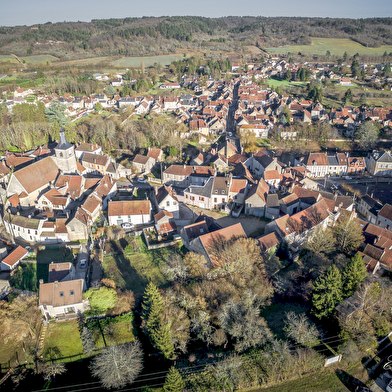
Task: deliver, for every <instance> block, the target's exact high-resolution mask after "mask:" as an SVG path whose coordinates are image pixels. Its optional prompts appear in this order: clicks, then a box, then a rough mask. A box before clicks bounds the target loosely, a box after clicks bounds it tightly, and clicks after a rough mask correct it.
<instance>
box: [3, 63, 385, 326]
mask: <svg viewBox="0 0 392 392" xmlns="http://www.w3.org/2000/svg"><path fill="white" fill-rule="evenodd" d="M305 65H306V66H307V69H308V70H309V72H310V79H311V80H312V79H314V80H316V79H318V78H320V76H319V75H320V74H322V75H323V76H322V78H329V79H331V81H333V83H337V84H339V85H342V86H348V87H349V86H350V85H351V82H352V79H350V78H347V77H342V76H339V75H335V74H334V73H333V72H332V71H331V70H330V69H328V68H325V66H323V65H319V64H305ZM302 66H304V65H303V64H301V65H299V64H296V63H294V64H291V63H289V62H287V61H285V60H284V59H279V58H275V59H274V58H269V59H268V60H267V61H266V62H264V63H263V64H262V65H261V66H255V64H253V63H248V64H247V65H246V71H241V72H239V73H238V74H237V72H238V69H239V67H240V66H239V65H236V64H232V72H233V73H234V76H233V77H232V78H231V79H225V80H214V79H213V78H212V77H209V78H207V80H206V81H205V82H204V83H202V81H201V78H200V77H194V76H189V77H188V76H184V77H183V78H182V81H181V82H179V83H174V82H170V83H169V82H168V83H162V84H161V85H160V89H161V90H162V95H160V96H155V97H152V96H148V95H146V96H133V97H130V96H120V95H116V94H114V95H113V96H108V95H109V94H93V95H91V96H72V95H70V94H65V95H64V96H58V95H57V94H51V95H45V94H41V93H39V92H38V93H37V92H36V91H34V89H24V88H18V89H17V90H15V91H7V92H4V93H5V95H6V98H5V99H4V104H5V105H6V107H7V110H9V111H11V112H12V110H13V108H14V107H15V105H18V104H22V103H28V102H29V103H30V104H36V103H37V102H42V103H43V104H44V105H45V107H47V108H49V107H50V106H51V104H53V102H54V101H58V102H60V103H61V104H63V105H65V106H66V109H65V115H66V116H67V117H68V118H69V119H70V120H71V121H75V120H77V119H79V118H81V117H83V116H87V115H88V114H90V113H92V112H93V111H94V110H96V107H97V105H99V108H100V109H101V108H102V109H111V108H118V109H123V108H125V107H130V106H133V107H134V109H133V112H132V115H144V114H147V113H155V114H157V115H161V114H167V113H172V115H173V116H175V119H176V122H177V123H178V124H184V126H185V128H184V129H185V131H183V132H182V133H181V137H182V138H184V140H188V139H189V138H195V137H196V139H197V142H198V145H199V146H200V149H199V150H198V151H197V153H196V154H195V155H193V156H185V155H183V156H182V158H183V159H182V160H179V159H178V160H177V162H173V161H170V163H169V162H168V161H167V160H166V157H167V152H166V151H164V149H162V148H160V147H158V146H154V147H153V146H150V147H148V148H146V149H145V151H144V152H143V151H142V152H141V153H138V154H135V155H134V156H133V158H132V160H131V162H130V165H128V166H127V167H126V166H124V165H123V164H121V163H119V162H116V159H115V158H113V157H112V156H111V155H110V154H109V153H107V152H105V149H104V148H103V146H100V145H98V144H94V143H86V142H79V143H76V144H72V143H70V142H69V141H68V140H67V136H66V132H65V131H64V130H63V129H60V130H59V134H58V140H56V141H53V142H52V143H50V144H47V145H43V146H40V147H39V148H37V149H34V150H32V151H25V152H20V153H19V152H10V151H8V152H7V151H5V152H4V153H3V155H2V157H1V162H0V183H1V189H0V197H1V199H0V202H1V204H2V207H3V208H2V215H1V229H2V232H1V239H2V242H1V244H0V265H1V280H0V282H1V287H0V290H1V291H0V294H1V296H2V298H5V297H6V296H7V295H8V294H9V293H10V292H12V291H13V289H14V288H13V287H12V276H13V274H15V273H17V271H18V267H20V266H21V265H23V264H24V263H26V262H29V259H31V258H33V259H34V255H35V254H36V253H37V251H38V250H39V249H45V247H47V248H49V249H50V247H51V246H57V247H61V248H63V247H65V248H67V247H69V248H70V249H76V252H75V255H76V256H74V259H73V260H71V262H70V261H67V262H61V263H52V264H50V265H49V275H48V278H47V280H46V281H43V280H40V281H39V284H38V295H39V310H40V311H41V313H42V322H43V324H44V325H48V324H49V323H50V322H52V321H54V322H58V321H64V320H71V319H75V318H77V317H78V314H80V313H83V312H85V311H86V310H88V309H90V304H89V301H88V299H87V298H86V297H85V296H83V293H84V292H86V290H88V289H89V288H91V287H93V288H94V287H95V288H99V286H100V284H101V283H100V281H101V279H102V277H103V276H102V275H101V276H100V275H99V274H98V275H97V276H98V278H97V277H96V276H95V275H96V274H95V272H94V271H93V269H94V268H98V269H99V268H100V267H99V262H100V260H103V257H104V254H105V253H106V250H105V249H106V248H105V246H106V245H105V243H107V242H109V241H111V240H118V239H120V238H124V237H125V238H126V237H130V236H135V237H138V236H141V238H142V239H143V241H144V242H145V244H146V246H147V249H148V250H147V251H150V250H155V249H161V248H164V247H172V246H175V245H176V244H179V243H181V244H183V246H184V247H185V248H186V251H187V252H194V253H196V254H198V255H200V256H201V257H202V259H203V260H204V267H205V268H207V269H208V270H209V271H211V272H210V273H211V274H212V271H218V270H220V269H223V268H225V267H227V266H225V263H227V261H225V260H224V259H223V258H220V257H219V255H218V256H217V254H216V249H215V248H216V244H217V243H220V242H225V241H226V242H230V241H232V240H234V239H238V238H253V239H254V240H255V241H256V243H257V246H258V247H259V253H260V255H268V254H270V253H271V252H275V251H276V250H277V249H281V250H282V249H283V250H284V252H285V258H286V259H287V260H288V261H289V262H290V263H293V262H296V261H297V260H298V258H299V257H300V255H301V251H302V250H303V248H304V247H305V246H306V244H307V243H308V242H309V241H310V240H311V239H312V237H313V236H314V235H315V233H318V232H320V231H322V230H327V229H332V228H334V227H335V225H337V224H339V222H341V221H343V220H347V221H353V222H355V223H356V224H357V225H358V226H359V227H360V229H361V231H362V234H363V241H362V243H361V246H360V247H359V254H360V256H361V258H362V260H363V262H364V263H365V265H366V271H367V274H368V275H369V276H374V277H379V276H382V274H384V273H385V272H388V271H389V272H391V271H392V199H391V194H392V187H389V191H388V187H387V188H386V190H385V193H386V194H385V197H386V200H387V202H382V201H380V200H377V199H376V198H374V197H373V194H372V190H371V189H375V188H377V184H381V185H390V184H391V181H392V155H391V152H390V151H388V150H386V149H385V150H372V151H369V152H368V153H367V155H366V156H364V155H363V154H362V155H356V154H353V153H349V152H338V151H325V152H306V153H304V154H298V153H292V152H290V151H288V152H287V151H283V152H282V151H279V150H274V149H270V148H268V147H259V148H257V149H253V150H252V151H246V148H245V146H244V144H243V142H244V138H242V137H240V135H249V134H252V135H253V136H254V137H255V138H256V139H264V140H268V139H270V138H279V139H282V140H296V139H297V138H298V135H297V133H296V130H295V128H293V127H291V126H290V123H292V122H293V121H296V122H303V123H318V122H325V123H328V124H330V125H332V126H333V127H334V129H336V130H337V132H339V134H341V135H343V136H344V137H348V138H350V137H352V136H353V134H354V133H355V130H356V129H357V128H358V127H360V126H361V124H364V123H366V122H370V123H377V124H379V125H380V126H381V127H385V128H386V129H387V128H388V127H390V126H391V125H392V108H381V107H376V108H372V109H371V108H369V107H367V106H366V105H362V106H360V107H353V106H348V105H347V106H342V107H341V108H334V109H332V110H330V111H327V110H326V109H325V108H324V106H323V105H322V103H320V102H319V101H318V100H314V101H313V100H308V99H307V100H305V99H297V98H295V97H293V96H289V95H282V94H280V93H279V92H276V91H274V90H273V89H271V88H266V87H265V86H263V85H261V84H259V83H258V81H259V80H260V79H268V78H270V77H272V76H274V77H278V78H282V79H283V78H285V77H286V75H287V72H289V73H290V75H291V77H292V78H293V79H295V78H296V73H297V72H299V70H300V69H301V67H302ZM360 66H361V67H366V64H361V65H360ZM381 70H382V68H381V67H380V66H378V65H377V66H373V68H372V82H379V81H380V80H381V78H382V76H379V75H381V74H382V72H381ZM93 76H94V78H96V79H97V80H104V81H105V80H106V81H108V82H110V85H111V86H113V87H121V86H122V85H123V79H122V77H123V75H121V74H118V75H116V77H115V78H114V79H112V80H109V79H108V76H107V75H105V74H101V73H100V74H94V75H93ZM386 82H387V83H389V85H391V78H389V79H388V80H386ZM180 88H181V89H184V88H186V89H188V90H189V92H188V93H181V94H177V95H175V93H174V94H173V91H176V90H177V89H180ZM166 90H170V91H171V92H172V94H170V95H168V96H166V95H165V91H166ZM31 96H35V97H36V99H35V100H34V101H31V100H30V101H28V100H26V98H27V97H31ZM283 117H284V121H282V118H283ZM180 156H181V154H180ZM152 173H154V174H152ZM157 173H158V174H157ZM358 183H361V184H363V185H364V186H365V187H366V191H365V192H364V194H363V195H360V196H358V195H357V194H356V193H355V192H350V191H347V188H345V187H344V184H358ZM368 188H370V190H369V191H368ZM388 201H389V202H388ZM108 229H110V234H109V231H108ZM95 255H98V258H96V257H95ZM97 260H98V267H97V265H95V267H94V266H93V264H94V263H97ZM281 268H283V266H282V265H281V266H280V267H277V268H276V269H275V270H274V271H273V273H271V277H272V276H274V275H275V274H278V273H279V269H281ZM94 276H95V278H94ZM345 305H347V304H346V303H344V304H343V305H340V306H342V309H343V308H344V306H345ZM341 311H342V312H343V310H341Z"/></svg>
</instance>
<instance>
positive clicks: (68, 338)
mask: <svg viewBox="0 0 392 392" xmlns="http://www.w3.org/2000/svg"><path fill="white" fill-rule="evenodd" d="M91 332H92V335H93V339H94V342H95V345H96V347H97V349H98V350H99V349H102V348H104V347H105V344H106V346H109V345H112V344H121V343H126V342H132V341H133V340H135V336H134V326H133V324H132V323H130V322H123V323H119V324H113V325H112V331H110V332H109V331H107V330H106V329H103V330H102V332H101V331H100V330H99V329H96V330H93V331H91ZM43 355H44V357H47V358H50V357H52V358H53V359H62V362H72V361H75V360H78V359H82V358H84V357H86V355H85V354H84V353H83V346H82V341H81V339H80V333H79V328H78V323H77V321H76V320H72V321H67V322H59V323H50V324H49V327H48V330H47V331H46V337H45V344H44V349H43Z"/></svg>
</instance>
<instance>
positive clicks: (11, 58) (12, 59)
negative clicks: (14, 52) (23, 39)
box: [0, 54, 18, 63]
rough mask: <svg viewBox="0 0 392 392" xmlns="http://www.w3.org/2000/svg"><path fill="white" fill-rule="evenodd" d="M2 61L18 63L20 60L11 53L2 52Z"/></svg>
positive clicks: (0, 56)
mask: <svg viewBox="0 0 392 392" xmlns="http://www.w3.org/2000/svg"><path fill="white" fill-rule="evenodd" d="M0 62H7V63H17V62H18V61H17V60H16V58H15V57H14V56H11V55H10V54H0Z"/></svg>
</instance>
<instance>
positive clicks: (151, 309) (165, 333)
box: [141, 282, 174, 359]
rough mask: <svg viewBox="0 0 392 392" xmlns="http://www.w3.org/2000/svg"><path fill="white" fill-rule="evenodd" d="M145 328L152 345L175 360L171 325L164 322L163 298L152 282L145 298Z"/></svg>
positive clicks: (147, 288) (143, 313) (142, 316)
mask: <svg viewBox="0 0 392 392" xmlns="http://www.w3.org/2000/svg"><path fill="white" fill-rule="evenodd" d="M142 309H143V310H142V315H141V318H142V320H143V327H144V330H145V333H146V334H147V335H148V337H149V338H150V341H151V344H152V345H153V346H154V347H155V348H156V349H157V350H159V351H160V352H161V353H162V354H163V356H164V357H165V358H167V359H174V346H173V341H172V336H171V333H170V324H168V323H164V321H163V298H162V296H161V295H160V294H159V292H158V288H157V287H156V286H155V285H154V284H153V283H152V282H150V283H149V284H148V285H147V287H146V290H145V292H144V296H143V303H142Z"/></svg>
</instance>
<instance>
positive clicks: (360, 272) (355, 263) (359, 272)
mask: <svg viewBox="0 0 392 392" xmlns="http://www.w3.org/2000/svg"><path fill="white" fill-rule="evenodd" d="M342 278H343V294H344V296H345V297H350V296H351V295H353V294H354V293H355V292H356V291H357V289H358V286H359V284H360V283H362V282H363V281H364V280H365V278H366V266H365V263H364V262H363V260H362V257H361V255H360V254H359V253H357V254H356V255H355V256H354V257H352V258H351V259H350V261H349V262H348V263H347V265H346V267H345V268H344V269H343V271H342Z"/></svg>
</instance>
